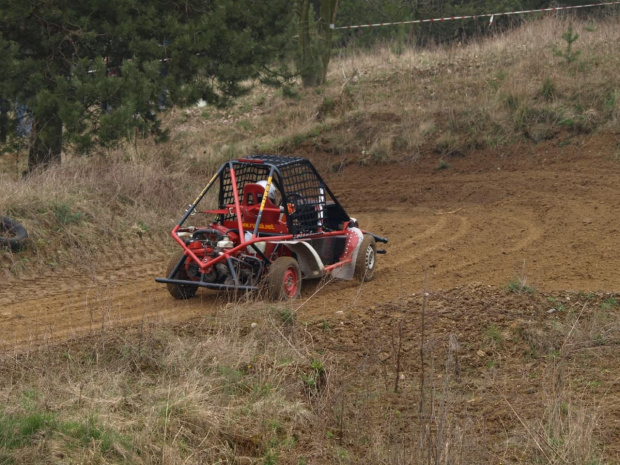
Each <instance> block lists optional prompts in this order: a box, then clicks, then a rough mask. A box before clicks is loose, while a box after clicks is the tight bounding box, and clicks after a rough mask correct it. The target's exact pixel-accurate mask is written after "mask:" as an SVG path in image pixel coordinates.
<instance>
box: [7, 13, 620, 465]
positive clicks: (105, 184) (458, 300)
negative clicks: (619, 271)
mask: <svg viewBox="0 0 620 465" xmlns="http://www.w3.org/2000/svg"><path fill="white" fill-rule="evenodd" d="M571 24H572V28H573V30H574V31H575V32H577V33H578V34H579V39H578V40H577V41H576V42H575V43H574V44H573V51H572V53H575V51H580V54H579V55H578V56H574V57H573V56H572V55H567V49H566V41H564V40H563V39H562V35H563V34H564V33H565V32H566V31H567V30H568V28H569V26H571ZM619 26H620V21H619V20H618V19H614V18H610V19H608V20H606V21H601V22H596V23H594V22H579V21H572V23H571V22H568V21H565V20H561V19H556V18H552V17H546V18H542V19H540V20H536V21H533V22H531V23H529V24H526V25H524V26H523V27H522V28H521V29H519V30H515V31H512V32H509V33H506V34H505V35H498V36H495V37H491V38H487V39H485V40H483V41H480V42H473V43H469V44H462V45H455V46H453V47H450V48H443V47H440V48H437V49H433V50H417V49H413V50H403V51H401V53H398V54H397V53H395V51H397V50H396V49H395V48H393V47H392V46H391V45H390V44H386V45H385V46H384V47H382V48H378V49H376V50H373V51H356V50H347V51H344V52H343V53H342V54H341V55H340V56H337V57H335V58H334V60H333V64H332V69H331V72H330V76H329V83H328V85H327V86H325V87H321V88H317V89H301V88H298V87H293V88H288V89H284V90H278V91H275V90H273V89H269V88H260V87H258V88H256V89H255V91H254V92H253V93H252V94H250V95H249V96H247V97H245V98H244V99H242V100H240V101H238V102H237V103H236V104H235V105H234V106H232V107H230V108H227V109H221V110H218V109H213V108H208V107H207V108H193V109H190V110H175V111H172V112H171V113H170V114H169V115H167V121H166V124H167V126H168V127H169V128H170V129H171V131H172V139H171V141H170V142H169V143H166V144H162V145H154V144H151V143H150V142H148V141H139V142H138V143H137V144H135V145H131V146H127V147H124V148H122V149H116V150H110V151H107V152H105V153H102V154H93V155H92V156H90V157H86V158H85V157H77V156H73V155H72V154H71V153H68V154H67V155H66V156H65V159H64V160H63V164H62V165H60V166H56V167H53V168H51V169H49V170H48V171H45V172H41V173H35V174H33V175H31V176H29V177H28V178H22V177H21V176H20V175H19V173H20V172H21V171H22V170H23V167H24V162H25V160H24V155H23V154H22V155H21V156H20V155H19V154H18V155H7V156H4V157H3V158H2V159H0V165H1V169H2V171H1V172H0V186H2V189H1V190H0V213H1V214H2V215H6V216H11V217H14V218H15V219H17V220H19V221H20V222H22V223H23V224H24V225H25V226H26V227H27V228H28V230H29V233H30V236H31V242H30V245H29V247H28V248H27V249H25V250H24V251H21V252H16V253H10V252H7V251H2V252H0V279H10V280H13V281H12V282H16V283H17V284H18V285H19V283H20V282H26V281H31V280H30V279H29V278H31V277H33V276H36V275H37V274H38V273H41V272H42V271H43V270H48V269H50V268H51V269H60V270H64V271H66V270H72V269H75V270H76V272H80V271H83V270H87V269H88V271H87V273H86V274H85V276H87V277H92V279H93V280H94V279H95V277H96V276H95V275H96V271H95V270H93V269H89V267H92V262H91V261H90V259H95V260H104V259H105V257H106V254H107V253H108V252H109V250H111V249H113V250H117V249H118V250H120V251H121V252H120V253H121V254H122V253H124V252H123V249H124V248H127V249H132V248H140V247H142V246H143V245H144V243H145V242H149V244H150V245H151V246H152V245H153V244H155V245H156V247H159V248H162V247H168V246H169V245H170V240H169V239H167V238H165V235H166V234H167V233H168V231H169V230H170V229H171V228H172V226H173V224H174V223H175V222H176V220H177V219H178V217H179V216H180V215H181V214H182V212H183V210H184V209H185V208H186V205H187V203H188V202H189V201H191V200H192V199H193V198H194V195H195V194H196V192H197V191H199V190H200V188H201V187H202V186H203V184H204V183H205V181H206V180H207V179H208V178H209V177H210V174H211V173H212V172H213V170H214V169H215V168H216V167H217V166H218V165H219V164H220V163H221V162H222V161H223V160H225V159H227V158H231V157H237V156H242V155H245V154H248V153H252V152H257V151H258V152H260V151H269V152H277V153H302V154H308V155H312V156H315V157H316V158H317V159H321V160H325V159H329V160H330V161H329V168H330V169H332V170H333V171H334V172H336V171H338V170H340V169H341V167H343V166H345V165H348V164H360V165H382V164H388V163H402V164H415V163H417V162H418V161H419V160H421V159H427V158H431V159H436V160H437V167H438V168H439V167H441V166H444V167H446V166H449V165H450V162H451V161H452V159H451V157H463V156H465V157H475V156H476V152H477V151H478V150H489V149H493V150H494V151H495V153H497V155H498V156H499V157H515V156H517V155H518V154H519V153H520V152H522V151H524V149H525V148H526V147H527V148H531V147H536V146H537V144H542V143H543V141H544V144H553V145H556V146H557V147H566V146H568V145H571V146H576V145H580V144H582V143H584V141H587V140H588V136H590V135H592V134H595V133H598V132H605V133H607V135H608V140H615V141H619V140H620V139H619V137H620V90H619V89H620V74H619V73H618V69H620V27H619ZM554 50H555V52H554ZM560 52H562V53H564V56H561V53H560ZM567 56H568V57H569V59H567ZM573 58H574V60H573ZM609 134H611V136H609ZM606 140H607V139H606ZM616 144H617V145H616V147H615V148H614V150H613V151H612V152H611V153H614V154H615V155H613V156H612V157H613V158H614V161H617V160H620V144H618V142H616ZM440 160H441V161H443V164H441V162H440ZM426 161H428V160H426ZM472 163H475V160H473V161H472ZM324 164H327V163H324ZM430 165H434V161H433V163H431V164H430ZM426 166H429V163H426ZM489 169H491V168H489ZM492 169H493V170H495V169H496V168H495V167H492ZM497 169H499V168H497ZM539 169H542V168H539ZM430 171H433V170H432V168H431V169H430ZM370 172H371V171H370V170H369V171H368V173H370ZM485 173H486V171H485ZM449 181H450V180H446V182H447V183H448V182H449ZM472 189H478V187H477V185H474V186H473V187H472ZM484 192H487V191H483V193H482V194H481V195H484ZM584 192H585V187H584ZM579 194H580V192H578V193H577V194H576V195H579ZM384 195H386V196H389V195H390V193H385V194H384ZM498 195H499V194H498ZM442 205H443V204H442ZM377 208H378V207H377ZM442 208H443V207H442ZM593 208H596V206H594V207H593ZM459 210H460V208H459ZM455 211H456V210H454V211H453V210H451V209H449V208H446V209H444V210H443V212H442V213H440V214H441V215H443V216H442V218H443V219H445V221H446V223H447V225H448V226H447V228H449V227H451V226H450V224H451V223H449V218H450V215H451V214H452V213H455ZM592 216H594V215H592ZM596 219H597V217H595V216H594V222H595V223H596ZM576 221H577V222H580V223H584V227H589V225H590V224H591V223H592V222H593V219H592V218H590V217H588V218H587V219H585V220H582V219H581V217H579V218H577V220H576ZM429 234H431V235H432V234H433V233H432V231H431V232H430V233H429ZM435 234H441V231H440V232H439V233H435ZM414 239H415V238H412V239H411V240H412V242H409V243H408V244H409V245H408V246H407V247H409V248H412V249H413V248H416V247H417V245H418V244H417V243H416V242H415V241H414ZM444 246H445V247H448V246H450V244H449V243H446V244H443V245H441V247H444ZM499 253H501V251H500V252H499ZM456 255H457V254H456V253H455V256H456ZM595 259H596V258H593V260H595ZM433 266H434V265H433ZM524 266H525V264H524ZM569 272H570V270H569ZM19 279H22V280H23V281H19ZM145 279H149V280H150V279H151V277H150V276H148V277H145ZM522 284H523V283H519V282H518V281H515V282H513V283H511V284H510V285H508V286H507V287H506V288H501V289H500V288H491V287H490V286H486V285H478V284H472V285H469V286H465V287H462V288H456V289H452V290H448V291H436V292H429V293H428V294H425V293H423V294H417V295H403V294H402V292H401V290H397V289H395V290H394V291H393V294H391V295H392V297H391V300H389V301H384V302H383V303H381V304H379V305H369V306H364V307H363V308H362V309H360V310H359V311H356V312H348V311H347V312H346V313H343V312H342V311H341V310H340V309H339V308H330V309H328V310H326V315H329V316H326V317H325V318H324V319H323V320H321V321H306V320H305V319H304V317H303V310H304V308H303V305H304V303H303V302H299V303H297V304H295V305H292V306H288V307H287V306H281V305H272V304H266V303H262V302H255V301H252V300H248V301H243V300H242V301H241V302H223V303H222V304H221V306H220V307H218V308H217V310H216V311H214V313H210V314H209V315H207V316H205V317H203V318H200V319H197V320H195V321H192V322H189V323H187V324H180V325H176V326H171V325H169V324H166V323H165V322H163V323H159V324H153V323H152V321H148V320H146V318H143V320H142V322H138V323H137V324H136V326H135V327H133V328H129V329H123V330H118V329H115V330H112V329H111V328H110V327H107V326H105V324H101V327H100V328H99V326H98V324H97V323H98V321H99V320H96V321H95V318H96V317H98V316H97V315H95V316H92V315H91V318H92V319H93V321H94V322H93V324H92V327H93V328H97V331H96V333H94V334H93V335H92V337H90V338H88V339H82V340H78V341H72V342H67V343H64V344H48V345H43V346H42V347H39V348H37V349H35V350H28V351H20V352H17V351H16V352H15V353H5V354H2V355H1V356H0V373H1V374H2V376H0V464H5V463H6V464H32V463H41V464H69V463H71V464H73V463H76V464H77V463H89V464H91V463H92V464H97V463H99V464H127V463H130V464H162V465H163V464H166V465H168V464H179V465H180V464H205V463H236V464H298V465H301V464H356V463H367V464H390V465H401V464H421V463H435V464H443V463H449V464H472V463H489V464H498V463H501V464H517V463H527V464H538V463H545V464H546V463H557V464H574V465H582V464H590V465H598V464H603V463H620V448H619V447H618V445H617V444H619V442H618V437H620V428H618V426H617V425H618V419H619V418H620V407H619V406H618V402H617V391H618V390H617V381H618V379H617V366H618V363H617V360H619V358H618V354H617V347H618V343H619V339H618V327H619V320H618V315H619V314H620V313H619V311H620V297H619V296H618V295H615V294H610V293H606V292H596V293H595V292H589V291H588V292H568V291H567V292H556V293H549V294H543V293H539V292H536V291H535V290H534V289H532V288H530V287H528V286H524V285H522ZM79 285H80V283H76V286H79ZM321 285H322V284H318V285H317V288H320V286H321ZM111 289H112V290H113V289H114V288H113V287H111ZM33 292H36V291H33ZM106 292H107V291H106ZM416 292H417V291H416ZM359 293H361V288H360V291H359ZM106 296H107V294H106ZM0 297H2V296H0ZM96 297H97V296H95V298H96ZM54 298H56V297H54ZM62 298H63V295H62V293H59V294H58V299H59V301H62ZM115 298H116V296H115V295H114V293H113V292H110V295H109V296H107V297H106V300H105V302H103V304H102V305H104V306H106V308H107V307H109V308H110V309H111V308H113V307H115V305H116V301H115V300H114V299H115ZM356 300H357V297H356ZM69 304H70V302H68V299H67V305H69ZM75 305H77V304H75ZM85 305H86V304H85ZM91 305H92V303H91ZM181 305H183V304H182V303H181V304H180V306H181ZM110 309H108V311H111V310H110ZM347 310H348V309H347ZM5 311H6V309H5V308H0V318H7V319H8V316H7V315H8V313H7V314H6V315H5V313H4V312H5ZM102 312H103V311H102ZM102 318H103V320H102V321H103V322H105V321H106V319H105V315H103V317H102ZM7 321H8V320H7ZM9 327H10V326H9Z"/></svg>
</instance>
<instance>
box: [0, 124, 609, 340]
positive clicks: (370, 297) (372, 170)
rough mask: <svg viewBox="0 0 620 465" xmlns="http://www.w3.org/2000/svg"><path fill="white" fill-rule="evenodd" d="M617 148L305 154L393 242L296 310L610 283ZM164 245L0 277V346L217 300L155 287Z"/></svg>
mask: <svg viewBox="0 0 620 465" xmlns="http://www.w3.org/2000/svg"><path fill="white" fill-rule="evenodd" d="M616 144H617V142H616V140H615V138H614V137H613V136H597V137H595V138H590V139H585V140H583V141H581V142H579V144H577V143H575V142H572V143H570V144H569V145H566V146H564V147H561V148H560V147H559V144H558V141H557V140H556V141H554V142H552V143H549V145H548V146H545V145H540V146H538V147H535V148H532V147H521V148H520V147H517V148H511V149H510V150H504V151H500V150H498V151H495V152H479V153H475V154H471V155H470V156H468V157H466V158H457V159H447V161H448V162H449V164H450V168H449V169H446V170H440V171H438V170H436V169H435V167H436V165H437V156H428V157H426V158H423V159H422V160H420V161H418V162H416V163H408V164H399V163H394V164H390V165H387V166H380V167H376V166H359V165H358V164H357V163H355V162H352V163H351V164H349V165H346V166H344V168H343V169H341V170H340V171H339V172H338V173H334V172H333V170H331V166H332V165H333V164H335V163H336V157H335V156H329V155H321V156H320V157H319V156H318V155H317V156H313V159H314V161H315V163H316V165H317V167H318V168H319V171H320V172H322V173H324V174H325V176H326V178H327V180H328V182H329V184H330V187H331V189H332V190H333V191H334V193H335V194H336V195H337V196H338V198H339V199H340V201H341V202H342V203H343V204H344V206H345V207H346V209H347V211H348V212H349V214H351V215H352V216H355V217H356V218H358V219H359V220H360V224H361V225H362V227H363V228H364V229H368V230H371V231H373V232H375V233H377V234H379V235H384V236H388V237H389V240H390V243H389V244H388V245H387V246H385V248H386V249H387V250H388V254H387V255H382V256H379V265H378V270H377V273H376V278H375V280H374V281H372V282H370V283H368V284H365V285H364V286H362V287H361V288H360V287H359V285H357V284H355V283H353V282H338V283H330V284H328V285H327V286H325V287H322V288H320V289H319V288H318V287H317V286H316V285H313V284H310V285H308V286H306V287H305V289H304V294H303V297H304V299H302V301H300V305H301V308H300V318H301V319H302V320H308V321H317V320H321V319H322V318H325V317H327V316H329V315H333V313H334V311H337V310H345V311H355V310H356V309H364V308H368V307H369V306H371V305H375V304H380V303H384V302H389V301H391V300H394V299H396V298H398V297H403V296H404V295H407V294H411V293H413V292H419V291H421V290H422V289H429V290H435V289H451V288H453V287H455V286H460V285H466V284H470V283H473V282H478V283H483V284H488V285H491V286H503V285H505V284H506V283H507V282H508V281H510V280H511V279H514V278H517V277H521V278H526V279H527V284H528V285H530V286H532V287H534V288H536V289H541V290H548V291H553V290H584V291H592V290H606V291H612V292H617V291H620V278H619V277H618V276H617V269H618V264H620V250H619V248H618V247H617V246H616V242H617V240H616V237H617V234H618V231H619V230H620V219H619V218H618V215H617V214H616V213H617V211H618V210H619V208H618V207H619V206H620V192H619V190H618V188H617V179H618V176H619V175H620V163H619V162H618V161H616V159H617V157H618V148H617V145H616ZM166 248H167V247H165V246H163V245H161V244H158V243H155V242H153V241H148V242H147V243H145V245H144V246H141V247H140V249H142V250H134V251H129V252H122V253H119V254H117V256H114V257H111V258H110V259H109V260H107V261H106V260H101V261H100V262H99V263H100V267H99V269H97V270H94V271H93V272H92V274H91V276H75V275H74V274H72V273H71V272H69V271H65V272H64V273H55V274H50V275H48V276H43V277H41V278H40V279H39V280H38V281H37V282H36V283H35V282H34V281H32V280H30V281H25V280H13V281H11V282H8V283H2V284H0V350H2V351H3V352H6V351H9V350H12V349H18V350H19V349H25V348H28V347H30V346H37V345H41V344H45V343H47V342H49V341H56V340H61V339H67V338H71V337H74V336H80V335H85V334H88V333H90V332H92V331H102V330H104V331H105V330H108V329H109V328H111V327H114V326H117V325H132V324H137V323H139V322H142V321H145V322H149V323H150V322H160V321H161V322H164V321H165V322H173V321H180V320H187V319H190V318H192V317H195V316H198V315H204V314H207V313H215V312H216V311H217V310H218V309H221V308H222V307H223V305H225V303H224V300H223V299H221V297H218V295H217V294H216V293H214V292H211V291H206V290H201V291H199V293H198V297H197V298H195V299H192V300H190V301H187V302H179V301H176V300H174V299H172V298H171V297H170V296H169V294H168V293H167V291H166V289H165V286H163V285H160V284H156V283H155V282H154V278H155V277H156V276H161V275H162V273H163V271H164V269H165V265H166V262H167V253H168V252H167V251H166V250H165V249H166ZM128 258H129V259H128ZM127 263H131V265H129V266H127ZM315 293H316V295H314V296H313V298H312V299H310V300H307V298H308V297H310V296H311V295H313V294H315Z"/></svg>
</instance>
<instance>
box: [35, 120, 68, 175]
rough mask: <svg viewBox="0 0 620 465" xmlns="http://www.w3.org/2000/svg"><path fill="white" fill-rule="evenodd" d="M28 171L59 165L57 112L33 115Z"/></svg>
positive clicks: (60, 129) (60, 147)
mask: <svg viewBox="0 0 620 465" xmlns="http://www.w3.org/2000/svg"><path fill="white" fill-rule="evenodd" d="M30 140H31V144H30V150H29V152H28V171H34V170H35V169H37V168H46V167H48V166H49V165H50V164H52V163H60V158H61V153H62V120H61V119H60V116H59V115H58V113H57V111H55V110H53V111H48V112H46V113H44V114H41V115H35V116H34V121H33V124H32V134H31V135H30Z"/></svg>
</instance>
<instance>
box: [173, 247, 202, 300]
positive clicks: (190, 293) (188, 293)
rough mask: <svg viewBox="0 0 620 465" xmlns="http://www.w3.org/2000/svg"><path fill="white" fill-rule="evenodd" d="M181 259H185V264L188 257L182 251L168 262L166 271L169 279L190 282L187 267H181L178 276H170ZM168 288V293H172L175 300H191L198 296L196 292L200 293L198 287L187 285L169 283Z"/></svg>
mask: <svg viewBox="0 0 620 465" xmlns="http://www.w3.org/2000/svg"><path fill="white" fill-rule="evenodd" d="M181 259H183V263H185V260H186V259H187V257H186V256H185V254H184V253H183V251H182V250H181V251H179V252H177V253H175V254H174V255H173V256H172V257H171V258H170V261H169V262H168V268H167V269H166V277H167V278H170V279H185V280H189V277H188V276H187V273H186V272H185V267H183V266H182V267H181V269H180V270H179V271H177V273H176V275H174V276H170V274H171V273H172V272H173V271H174V269H175V268H176V266H177V264H178V263H179V261H181ZM166 287H167V288H168V292H170V295H171V296H172V297H174V298H175V299H179V300H186V299H191V298H192V297H194V296H195V295H196V292H197V291H198V286H190V285H187V284H173V283H167V284H166Z"/></svg>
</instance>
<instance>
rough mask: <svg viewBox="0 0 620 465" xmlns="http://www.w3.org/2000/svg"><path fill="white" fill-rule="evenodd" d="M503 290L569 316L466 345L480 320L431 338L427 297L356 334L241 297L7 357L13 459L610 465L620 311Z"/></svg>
mask: <svg viewBox="0 0 620 465" xmlns="http://www.w3.org/2000/svg"><path fill="white" fill-rule="evenodd" d="M485 288H486V286H485ZM475 292H479V291H475ZM489 292H493V293H496V294H494V295H495V297H493V299H497V298H498V297H497V296H501V300H499V301H497V303H496V305H497V308H502V309H504V308H506V307H507V306H511V305H514V306H515V308H518V307H522V305H523V302H528V303H529V304H534V305H535V306H537V307H538V306H540V308H541V310H540V312H541V313H542V314H546V308H548V306H551V305H553V306H554V308H556V309H558V310H557V312H559V314H558V315H559V317H558V318H549V319H545V318H543V317H542V316H541V318H540V320H538V321H536V320H528V321H523V320H521V322H520V323H518V324H515V323H514V322H512V321H510V325H509V326H506V325H505V324H504V323H502V322H498V323H497V325H493V328H492V329H491V328H490V327H488V318H489V315H485V316H483V317H482V318H480V320H479V322H478V323H477V325H476V326H475V327H473V328H470V330H468V331H466V332H464V333H461V334H460V335H457V334H456V333H446V332H445V331H444V330H443V329H442V328H443V327H444V326H443V325H442V321H441V320H442V319H443V318H446V317H448V318H449V319H450V321H452V318H461V317H462V315H464V314H468V313H471V312H472V309H471V308H467V307H465V308H462V307H461V304H460V303H459V302H458V301H451V298H450V297H449V296H444V297H441V296H439V295H432V296H430V297H429V298H428V306H427V307H426V310H425V311H426V317H425V319H424V321H425V323H424V328H425V330H424V333H423V335H422V326H421V325H422V320H421V319H420V318H421V314H420V312H421V309H422V308H424V305H425V304H423V306H422V307H420V302H419V299H418V298H413V299H411V298H408V299H405V301H403V302H394V303H391V304H386V305H385V308H378V309H375V310H369V311H368V314H367V315H366V314H365V315H352V316H351V318H350V319H347V321H346V324H345V325H344V326H341V325H339V324H338V323H337V322H327V324H326V323H325V322H324V323H323V324H319V323H316V324H312V325H307V324H303V323H302V322H300V321H298V317H297V312H296V310H295V309H294V308H288V307H284V306H273V305H267V304H262V303H256V302H253V301H242V302H240V303H230V304H228V305H227V306H225V307H224V308H223V309H221V311H219V312H218V313H217V314H216V315H212V316H209V317H207V318H204V319H202V320H197V321H193V322H190V323H187V324H186V325H183V326H177V327H172V328H171V327H169V326H159V325H150V326H147V325H143V326H142V327H140V328H137V329H133V330H132V329H126V330H117V331H115V333H114V336H112V335H111V334H112V333H110V332H105V333H102V334H101V335H100V336H95V337H91V338H90V339H86V340H83V341H77V342H74V343H72V344H66V345H56V346H47V347H44V348H42V349H40V350H38V351H35V352H28V353H25V354H15V355H12V356H9V355H5V356H4V357H3V359H2V360H1V361H0V372H1V373H2V376H1V378H0V379H1V380H2V381H0V460H2V461H3V462H4V463H14V464H29V463H101V464H108V463H110V464H111V463H135V464H192V463H196V464H198V463H248V464H250V463H261V464H276V463H282V464H283V463H291V464H299V463H306V464H327V463H330V464H333V463H338V464H353V463H376V464H394V465H400V464H421V463H432V464H443V463H453V464H467V463H500V462H501V463H558V464H559V463H568V464H575V465H577V464H584V463H589V464H598V463H607V459H608V458H611V457H612V456H607V455H605V450H604V449H603V448H602V447H601V443H604V442H607V443H608V442H609V438H605V436H604V434H605V426H604V425H605V424H607V423H606V419H605V415H606V413H605V412H606V411H607V409H608V407H609V405H610V403H609V401H610V392H611V389H612V388H613V386H614V383H611V384H610V383H609V382H608V380H607V379H608V378H609V376H606V375H604V374H602V373H600V364H598V363H594V362H593V360H592V359H591V358H588V355H589V353H590V351H592V350H594V349H596V350H597V351H599V355H601V356H605V354H609V355H613V351H614V347H615V346H616V344H617V341H618V340H617V328H618V321H617V317H616V316H614V315H613V314H612V313H610V312H609V311H608V310H609V309H608V308H607V307H608V306H612V307H614V308H615V307H617V306H618V302H617V301H616V300H615V299H614V298H613V297H610V296H604V295H601V296H594V297H591V296H578V295H574V294H573V295H571V299H572V300H570V301H569V300H566V299H564V298H563V297H562V298H560V297H559V296H548V297H546V296H542V295H537V296H536V297H533V296H531V295H527V294H514V293H510V292H508V291H501V290H492V291H489ZM446 306H448V307H450V311H449V312H447V311H446V308H447V307H446ZM451 306H453V307H451ZM490 311H491V313H494V312H496V309H491V310H490ZM448 315H449V316H448ZM470 323H471V321H470ZM484 325H487V326H484ZM344 328H348V329H347V330H344ZM352 337H363V340H364V344H363V346H359V345H356V344H355V343H354V342H352ZM498 341H501V343H499V342H498ZM481 354H482V355H481ZM397 361H398V363H397ZM534 375H536V376H535V377H533V376H534ZM395 381H396V384H395ZM520 385H522V387H519V386H520ZM395 386H397V387H398V389H397V391H398V392H395Z"/></svg>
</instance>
